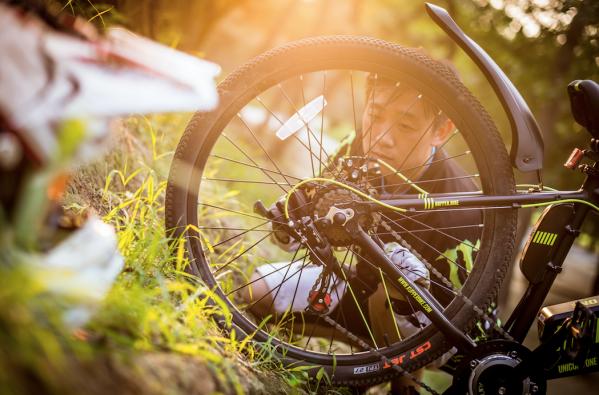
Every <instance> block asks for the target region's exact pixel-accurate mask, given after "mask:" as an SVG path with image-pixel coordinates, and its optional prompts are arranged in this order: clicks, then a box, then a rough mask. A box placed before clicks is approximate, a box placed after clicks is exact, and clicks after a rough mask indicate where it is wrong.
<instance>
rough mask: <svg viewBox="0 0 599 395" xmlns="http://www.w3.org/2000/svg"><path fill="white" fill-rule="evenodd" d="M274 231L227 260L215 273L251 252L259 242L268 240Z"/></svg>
mask: <svg viewBox="0 0 599 395" xmlns="http://www.w3.org/2000/svg"><path fill="white" fill-rule="evenodd" d="M273 233H274V232H270V233H267V234H266V235H264V236H263V237H261V238H260V239H259V240H258V241H257V242H255V243H254V244H252V245H251V246H249V247H248V248H246V249H245V250H243V251H242V252H240V253H239V254H237V255H236V256H235V257H233V258H231V259H230V260H229V261H227V263H225V264H224V265H223V266H221V267H219V268H218V269H216V270H215V271H214V274H216V273H218V272H220V271H221V270H223V269H224V268H226V267H227V266H229V265H230V264H231V263H232V262H233V261H235V260H237V259H238V258H239V257H241V256H243V255H245V254H246V253H247V252H249V251H250V250H251V249H252V248H254V247H256V246H257V245H258V244H260V243H262V242H263V241H264V240H266V238H267V237H269V236H270V235H271V234H273Z"/></svg>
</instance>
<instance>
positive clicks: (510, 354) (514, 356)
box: [508, 351, 518, 359]
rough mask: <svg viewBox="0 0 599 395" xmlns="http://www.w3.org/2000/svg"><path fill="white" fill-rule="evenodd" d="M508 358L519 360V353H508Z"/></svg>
mask: <svg viewBox="0 0 599 395" xmlns="http://www.w3.org/2000/svg"><path fill="white" fill-rule="evenodd" d="M508 356H509V357H510V358H514V359H516V358H518V353H517V352H516V351H510V352H509V353H508Z"/></svg>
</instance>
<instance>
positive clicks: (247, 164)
mask: <svg viewBox="0 0 599 395" xmlns="http://www.w3.org/2000/svg"><path fill="white" fill-rule="evenodd" d="M209 156H210V157H213V158H217V159H222V160H226V161H228V162H232V163H237V164H239V165H243V166H247V167H252V168H255V169H259V170H262V171H266V172H269V173H275V174H280V175H284V176H285V177H289V178H293V179H295V180H297V181H300V180H301V178H300V177H296V176H292V175H289V174H283V173H279V172H278V171H275V170H271V169H267V168H265V167H260V166H256V165H252V164H250V163H246V162H242V161H240V160H235V159H231V158H227V157H225V156H220V155H216V154H210V155H209Z"/></svg>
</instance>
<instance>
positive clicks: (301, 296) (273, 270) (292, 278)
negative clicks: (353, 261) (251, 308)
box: [256, 262, 346, 314]
mask: <svg viewBox="0 0 599 395" xmlns="http://www.w3.org/2000/svg"><path fill="white" fill-rule="evenodd" d="M287 266H289V262H277V263H268V264H266V265H262V266H259V267H258V268H256V272H257V273H258V274H259V275H260V276H265V277H264V279H263V280H264V281H265V282H266V284H267V286H268V289H269V290H271V289H274V291H272V292H271V294H270V295H271V296H272V297H273V298H274V297H275V295H276V298H275V300H274V304H273V309H274V310H275V312H276V313H279V314H282V313H284V312H285V311H286V310H287V309H289V308H290V307H291V311H295V312H300V311H304V310H305V309H306V307H308V295H309V294H310V291H311V290H312V287H313V286H314V284H315V283H316V280H317V279H318V276H320V273H321V272H322V267H320V266H316V265H310V264H308V265H306V267H304V268H303V269H301V270H300V268H301V267H302V262H294V263H292V264H291V266H289V270H287ZM300 274H301V277H300ZM331 277H332V278H331V289H330V290H329V292H330V293H331V305H330V306H329V312H330V311H332V310H333V309H334V308H335V307H336V306H337V304H339V298H341V297H343V293H344V292H345V288H346V286H345V284H346V283H345V281H343V280H338V279H337V277H336V276H335V275H334V274H333V275H331ZM298 283H299V284H298ZM279 285H280V287H279ZM296 287H297V292H296ZM279 288H280V289H279ZM277 292H278V293H277ZM294 295H295V298H294V297H293V296H294ZM292 302H293V306H292Z"/></svg>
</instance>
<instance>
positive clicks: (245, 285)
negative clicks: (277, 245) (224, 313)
mask: <svg viewBox="0 0 599 395" xmlns="http://www.w3.org/2000/svg"><path fill="white" fill-rule="evenodd" d="M307 256H308V254H306V255H304V256H302V257H301V258H297V259H296V260H292V261H291V262H289V263H288V264H287V265H285V266H281V267H280V268H278V269H275V270H274V271H272V272H268V273H267V274H264V275H262V276H260V277H258V278H256V279H254V280H252V281H250V282H247V283H245V284H243V285H241V286H239V287H237V288H235V289H234V290H232V291H230V292H229V293H227V294H225V296H230V295H231V294H232V293H234V292H237V291H239V290H242V289H243V288H245V287H247V286H248V285H252V284H254V283H256V282H258V281H260V280H263V279H264V278H266V277H268V276H270V275H271V274H274V273H277V272H280V271H281V270H283V269H285V268H286V267H290V266H291V265H292V264H293V263H295V262H299V261H301V260H305V259H306V257H307ZM267 265H268V264H267Z"/></svg>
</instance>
